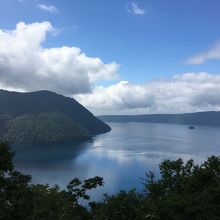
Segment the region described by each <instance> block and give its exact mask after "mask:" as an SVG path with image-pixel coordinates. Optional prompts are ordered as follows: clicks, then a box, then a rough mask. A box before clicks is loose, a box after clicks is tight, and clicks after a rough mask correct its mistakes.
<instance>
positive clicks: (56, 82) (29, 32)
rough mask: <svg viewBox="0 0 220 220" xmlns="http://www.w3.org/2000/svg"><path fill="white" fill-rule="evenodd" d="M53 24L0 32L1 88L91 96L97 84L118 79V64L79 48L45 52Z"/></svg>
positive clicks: (45, 23)
mask: <svg viewBox="0 0 220 220" xmlns="http://www.w3.org/2000/svg"><path fill="white" fill-rule="evenodd" d="M53 31H55V29H54V28H53V26H52V25H51V23H50V22H41V23H38V22H36V23H32V24H26V23H24V22H20V23H18V24H17V26H16V28H15V29H14V30H4V29H0V88H2V89H12V90H20V91H34V90H45V89H46V90H51V91H55V92H58V93H61V94H64V95H74V94H78V93H87V92H91V90H92V87H93V83H95V82H97V81H98V80H110V79H115V78H117V71H118V68H119V66H118V64H116V63H114V62H112V63H107V64H105V63H103V62H102V60H101V59H99V58H94V57H89V56H87V55H86V54H85V53H83V52H82V51H81V50H80V48H77V47H67V46H63V47H57V48H45V47H44V46H43V43H44V41H45V40H46V35H47V33H48V32H51V33H52V32H53Z"/></svg>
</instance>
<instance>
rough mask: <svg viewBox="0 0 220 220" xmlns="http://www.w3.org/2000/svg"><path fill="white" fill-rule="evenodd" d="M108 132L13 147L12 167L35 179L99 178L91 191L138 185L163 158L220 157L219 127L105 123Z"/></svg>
mask: <svg viewBox="0 0 220 220" xmlns="http://www.w3.org/2000/svg"><path fill="white" fill-rule="evenodd" d="M108 124H109V125H110V126H111V128H112V131H111V132H109V133H106V134H100V135H97V136H95V137H94V138H93V141H92V142H84V143H80V144H44V145H23V146H16V147H15V149H16V156H15V158H14V161H15V164H16V168H17V169H18V170H19V171H22V172H24V173H25V174H31V175H32V177H33V182H34V183H49V184H50V185H54V184H58V185H60V186H62V187H64V186H66V185H67V184H68V182H69V181H70V180H71V179H72V178H73V177H79V178H81V179H86V178H90V177H94V176H101V177H103V178H104V181H105V186H104V187H103V188H100V189H99V190H97V191H95V192H93V193H92V196H93V197H94V198H98V199H99V198H101V196H102V194H103V193H106V192H107V193H109V194H112V193H115V192H117V191H118V190H119V189H125V190H128V189H131V188H132V187H136V188H137V189H138V190H141V189H142V184H141V178H144V174H145V172H146V171H154V172H155V173H156V174H158V164H159V163H160V162H161V161H163V160H164V159H176V158H179V157H181V158H183V159H184V160H188V159H191V158H193V159H194V160H195V161H196V162H198V163H201V162H202V161H204V160H205V159H207V157H208V156H211V155H220V128H219V127H206V126H196V129H194V130H190V129H188V126H186V125H175V124H156V123H108Z"/></svg>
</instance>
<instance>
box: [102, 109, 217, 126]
mask: <svg viewBox="0 0 220 220" xmlns="http://www.w3.org/2000/svg"><path fill="white" fill-rule="evenodd" d="M98 118H99V119H101V120H103V121H105V122H150V123H172V124H187V125H192V124H193V125H207V126H220V112H196V113H185V114H152V115H103V116H99V117H98Z"/></svg>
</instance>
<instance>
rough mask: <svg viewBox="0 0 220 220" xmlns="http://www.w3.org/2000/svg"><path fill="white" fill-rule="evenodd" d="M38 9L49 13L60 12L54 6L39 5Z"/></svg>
mask: <svg viewBox="0 0 220 220" xmlns="http://www.w3.org/2000/svg"><path fill="white" fill-rule="evenodd" d="M38 8H40V9H41V10H43V11H46V12H49V13H56V12H58V11H59V10H58V9H57V8H56V7H55V6H54V5H44V4H39V5H38Z"/></svg>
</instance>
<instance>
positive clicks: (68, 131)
mask: <svg viewBox="0 0 220 220" xmlns="http://www.w3.org/2000/svg"><path fill="white" fill-rule="evenodd" d="M4 131H5V132H3V133H2V135H1V139H0V140H1V141H4V142H9V143H17V144H19V143H21V144H22V143H49V142H62V141H79V140H82V139H87V138H89V137H90V135H89V132H88V131H87V130H86V129H85V128H83V127H82V126H80V125H79V124H77V123H75V122H74V121H73V120H72V119H71V118H70V117H68V116H65V115H64V114H62V113H59V112H50V113H38V114H25V115H21V116H17V117H15V118H11V119H9V120H8V123H7V124H6V125H5V129H4Z"/></svg>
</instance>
